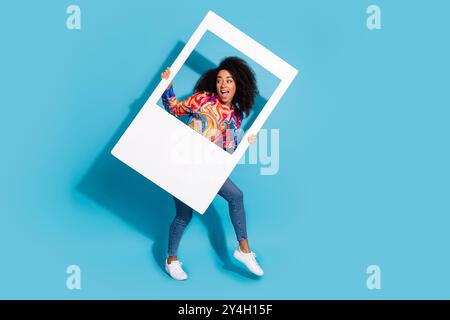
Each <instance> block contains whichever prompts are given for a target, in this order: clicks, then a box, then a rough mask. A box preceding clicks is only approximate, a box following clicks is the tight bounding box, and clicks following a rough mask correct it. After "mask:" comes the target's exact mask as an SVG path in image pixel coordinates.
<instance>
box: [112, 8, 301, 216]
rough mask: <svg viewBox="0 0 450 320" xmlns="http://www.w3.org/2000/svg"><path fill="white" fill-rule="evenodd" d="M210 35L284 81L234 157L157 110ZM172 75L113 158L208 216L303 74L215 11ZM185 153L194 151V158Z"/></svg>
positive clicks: (141, 112)
mask: <svg viewBox="0 0 450 320" xmlns="http://www.w3.org/2000/svg"><path fill="white" fill-rule="evenodd" d="M206 31H210V32H212V33H213V34H215V35H216V36H218V37H219V38H221V39H222V40H223V41H225V42H227V43H228V44H230V45H231V46H233V47H234V48H236V49H237V50H239V51H240V52H242V53H243V54H245V55H246V56H247V57H249V58H250V59H252V60H254V61H255V62H257V63H258V64H260V65H261V66H262V67H264V68H265V69H267V70H268V71H269V72H271V73H272V74H273V75H275V76H276V77H278V78H279V79H280V80H281V82H280V83H279V85H278V86H277V88H276V89H275V91H274V92H273V94H272V96H271V97H270V98H269V99H268V101H267V103H266V105H265V106H264V107H263V108H262V110H261V112H260V114H259V115H258V117H257V118H256V119H255V121H254V122H253V124H252V125H251V127H250V128H249V129H248V131H247V132H246V133H245V134H244V136H243V138H242V141H241V142H240V143H239V145H238V147H237V149H236V150H235V152H234V153H233V154H230V153H228V152H226V151H224V150H223V149H222V148H220V147H218V146H217V145H215V144H214V143H212V142H210V141H209V140H208V139H206V138H205V137H203V136H202V135H201V134H199V133H198V132H196V131H195V130H193V129H191V128H190V127H189V126H187V125H186V124H184V123H183V122H181V121H180V120H178V119H176V118H175V117H174V116H173V115H171V114H170V113H168V112H167V111H166V110H165V109H164V108H163V107H161V106H159V105H158V101H159V99H160V98H161V95H162V94H163V92H164V90H165V89H166V88H167V86H168V84H169V83H170V82H171V81H172V80H173V79H174V77H175V76H176V74H177V73H178V71H179V70H180V69H181V67H182V66H183V64H184V63H185V62H186V60H187V58H188V57H189V55H190V54H191V52H192V51H193V50H194V48H195V47H196V46H197V44H198V43H199V41H200V40H201V38H202V37H203V35H204V34H205V32H206ZM170 69H171V74H170V77H169V79H167V80H163V79H162V80H161V82H160V83H159V84H158V86H157V87H156V89H155V90H154V91H153V93H152V94H151V96H150V97H149V99H148V100H147V101H146V103H145V104H144V106H143V107H142V109H141V110H140V111H139V113H138V114H137V115H136V117H135V118H134V119H133V121H132V122H131V124H130V126H129V127H128V128H127V130H126V131H125V132H124V134H123V135H122V137H121V138H120V139H119V141H118V142H117V144H116V145H115V146H114V148H113V149H112V151H111V153H112V155H114V156H115V157H116V158H118V159H119V160H121V161H122V162H124V163H125V164H127V165H128V166H130V167H131V168H133V169H134V170H136V171H137V172H139V173H140V174H142V175H143V176H144V177H146V178H147V179H149V180H151V181H153V182H154V183H155V184H157V185H158V186H160V187H161V188H163V189H164V190H166V191H167V192H169V193H170V194H172V195H173V196H175V197H176V198H178V199H179V200H181V201H182V202H184V203H185V204H187V205H189V206H190V207H191V208H193V209H194V210H195V211H197V212H198V213H201V214H203V213H204V212H205V211H206V209H207V208H208V206H209V205H210V204H211V202H212V201H213V199H214V197H215V196H216V194H217V192H218V191H219V190H220V188H221V187H222V185H223V183H224V182H225V180H226V179H227V178H228V176H229V175H230V174H231V172H232V170H233V169H234V167H235V166H236V164H237V163H238V162H239V160H240V158H241V157H242V156H243V155H244V153H245V151H246V150H247V147H248V146H249V143H248V141H247V137H248V136H250V135H252V134H257V133H258V131H259V130H260V129H261V127H262V126H263V124H264V122H265V121H266V120H267V118H268V117H269V115H270V113H271V112H272V111H273V109H274V108H275V106H276V104H277V103H278V101H279V100H280V99H281V97H282V96H283V94H284V93H285V91H286V90H287V88H288V87H289V85H290V84H291V82H292V81H293V80H294V78H295V76H296V75H297V73H298V71H297V70H296V69H295V68H293V67H292V66H291V65H289V64H288V63H286V62H285V61H283V60H282V59H280V58H279V57H278V56H276V55H275V54H273V53H272V52H271V51H269V50H268V49H266V48H265V47H263V46H262V45H261V44H259V43H258V42H256V41H255V40H253V39H252V38H250V37H249V36H247V35H246V34H245V33H243V32H242V31H240V30H239V29H237V28H236V27H234V26H233V25H231V24H230V23H229V22H227V21H225V20H224V19H223V18H221V17H219V16H218V15H217V14H215V13H214V12H212V11H209V12H208V13H207V15H206V16H205V18H204V19H203V21H202V22H201V23H200V25H199V26H198V27H197V29H196V30H195V32H194V34H193V35H192V36H191V38H190V39H189V41H188V42H187V43H186V45H185V46H184V48H183V50H182V51H181V53H180V54H179V55H178V57H177V58H176V60H175V61H174V63H173V64H172V66H171V67H170ZM175 87H176V83H175ZM186 151H191V153H193V154H194V155H193V157H190V156H189V152H188V153H186ZM186 155H188V156H186ZM211 159H214V161H211ZM177 160H186V161H177Z"/></svg>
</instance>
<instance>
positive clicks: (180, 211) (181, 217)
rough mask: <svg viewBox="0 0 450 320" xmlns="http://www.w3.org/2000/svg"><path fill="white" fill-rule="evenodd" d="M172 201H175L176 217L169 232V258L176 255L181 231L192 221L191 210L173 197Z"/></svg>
mask: <svg viewBox="0 0 450 320" xmlns="http://www.w3.org/2000/svg"><path fill="white" fill-rule="evenodd" d="M173 199H174V200H175V207H176V216H175V218H174V219H173V221H172V224H171V225H170V230H169V248H168V254H169V256H176V255H177V252H178V246H179V244H180V241H181V236H182V235H183V231H184V229H186V227H187V225H188V224H189V222H190V221H191V219H192V208H191V207H189V206H188V205H186V204H184V203H183V202H181V201H180V200H178V199H177V198H175V197H173Z"/></svg>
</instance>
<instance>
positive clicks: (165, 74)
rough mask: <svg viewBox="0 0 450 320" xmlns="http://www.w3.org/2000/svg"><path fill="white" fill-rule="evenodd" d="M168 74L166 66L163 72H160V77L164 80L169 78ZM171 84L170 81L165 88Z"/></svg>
mask: <svg viewBox="0 0 450 320" xmlns="http://www.w3.org/2000/svg"><path fill="white" fill-rule="evenodd" d="M169 76H170V68H169V67H167V68H166V70H164V72H161V78H162V79H164V80H167V79H169ZM171 86H172V82H170V84H169V85H168V86H167V89H169V88H170V87H171Z"/></svg>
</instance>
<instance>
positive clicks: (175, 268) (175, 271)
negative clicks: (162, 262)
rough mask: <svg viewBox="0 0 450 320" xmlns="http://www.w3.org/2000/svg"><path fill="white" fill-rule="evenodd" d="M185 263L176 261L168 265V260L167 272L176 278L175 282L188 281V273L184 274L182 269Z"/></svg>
mask: <svg viewBox="0 0 450 320" xmlns="http://www.w3.org/2000/svg"><path fill="white" fill-rule="evenodd" d="M182 264H183V263H182V262H180V261H178V260H175V261H172V262H171V263H170V264H169V263H167V259H166V271H167V273H168V274H169V275H170V276H171V277H172V278H174V279H175V280H186V279H187V278H188V276H187V274H186V272H184V270H183V268H182V267H181V265H182Z"/></svg>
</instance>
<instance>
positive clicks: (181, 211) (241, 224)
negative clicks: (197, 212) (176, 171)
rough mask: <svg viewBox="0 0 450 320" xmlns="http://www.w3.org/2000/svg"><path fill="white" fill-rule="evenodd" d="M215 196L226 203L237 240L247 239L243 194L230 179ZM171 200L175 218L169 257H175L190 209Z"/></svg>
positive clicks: (189, 215)
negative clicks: (173, 203) (173, 204)
mask: <svg viewBox="0 0 450 320" xmlns="http://www.w3.org/2000/svg"><path fill="white" fill-rule="evenodd" d="M217 194H218V195H220V196H221V197H222V198H224V199H225V200H226V201H228V209H229V211H230V217H231V222H232V224H233V227H234V231H235V233H236V238H237V240H238V241H240V240H243V239H247V225H246V221H245V210H244V194H243V193H242V191H241V190H240V189H239V188H238V187H237V186H236V185H235V184H234V183H233V182H232V181H231V180H230V179H227V181H225V183H224V184H223V186H222V188H220V190H219V192H218V193H217ZM173 199H174V200H175V207H176V216H175V218H174V219H173V221H172V224H171V225H170V230H169V250H168V254H169V256H176V255H177V251H178V246H179V244H180V241H181V236H182V235H183V231H184V229H186V227H187V225H188V224H189V222H190V221H191V219H192V208H191V207H189V206H188V205H186V204H184V203H183V202H181V201H180V200H178V199H177V198H175V197H173Z"/></svg>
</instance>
